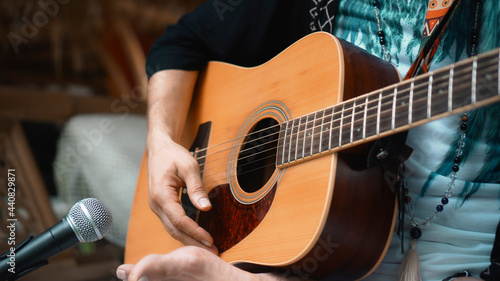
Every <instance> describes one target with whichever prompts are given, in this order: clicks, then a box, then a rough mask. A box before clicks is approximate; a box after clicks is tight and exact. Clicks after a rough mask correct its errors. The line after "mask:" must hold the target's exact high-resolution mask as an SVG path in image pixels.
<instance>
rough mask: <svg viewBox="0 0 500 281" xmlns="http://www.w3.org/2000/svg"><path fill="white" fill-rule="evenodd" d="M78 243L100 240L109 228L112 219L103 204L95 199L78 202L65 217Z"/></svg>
mask: <svg viewBox="0 0 500 281" xmlns="http://www.w3.org/2000/svg"><path fill="white" fill-rule="evenodd" d="M66 219H67V220H68V222H69V224H70V226H71V228H73V231H74V232H75V234H76V236H77V237H78V240H80V242H94V241H97V240H100V239H102V238H103V237H104V236H105V235H106V234H107V233H108V232H109V229H110V228H111V223H112V222H113V217H112V216H111V213H110V212H109V210H108V209H107V208H106V206H104V204H103V203H102V202H101V201H99V200H98V199H96V198H86V199H82V200H80V201H78V202H77V203H76V204H75V205H73V207H71V209H70V210H69V214H68V216H67V217H66Z"/></svg>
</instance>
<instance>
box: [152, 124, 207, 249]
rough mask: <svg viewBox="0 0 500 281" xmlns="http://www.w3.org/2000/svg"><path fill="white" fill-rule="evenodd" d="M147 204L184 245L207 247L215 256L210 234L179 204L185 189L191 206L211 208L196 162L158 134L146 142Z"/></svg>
mask: <svg viewBox="0 0 500 281" xmlns="http://www.w3.org/2000/svg"><path fill="white" fill-rule="evenodd" d="M148 143H149V144H148V170H149V204H150V207H151V209H152V210H153V212H154V213H155V214H156V215H157V216H158V217H159V218H160V220H161V221H162V223H163V225H164V227H165V229H166V230H167V231H168V233H169V234H170V235H171V236H172V237H173V238H175V239H177V240H179V241H181V242H182V243H183V244H185V245H197V246H200V247H206V248H207V249H209V250H210V251H212V252H214V253H217V249H216V248H215V247H214V246H213V239H212V237H211V236H210V234H209V233H208V232H207V231H206V230H204V229H203V228H201V227H200V226H198V225H197V224H196V223H195V222H194V221H193V220H192V219H191V218H189V217H188V216H187V215H186V213H185V211H184V209H183V208H182V206H181V203H180V201H179V192H180V190H181V188H182V187H183V186H186V187H187V190H188V195H189V198H190V199H191V202H192V203H193V205H194V206H195V207H196V208H198V209H199V210H201V211H208V210H209V209H210V208H211V204H210V201H209V199H208V195H207V193H206V191H205V189H204V188H203V185H202V182H201V177H200V169H199V165H198V162H197V161H196V160H195V159H194V158H193V157H192V155H191V154H190V153H189V152H188V151H187V150H186V149H185V148H184V147H182V146H181V145H179V144H177V143H176V142H174V141H173V140H172V139H170V138H169V137H168V136H167V135H164V134H162V133H158V134H156V135H155V136H150V138H149V139H148Z"/></svg>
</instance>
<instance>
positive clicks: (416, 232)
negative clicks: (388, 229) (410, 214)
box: [410, 227, 422, 240]
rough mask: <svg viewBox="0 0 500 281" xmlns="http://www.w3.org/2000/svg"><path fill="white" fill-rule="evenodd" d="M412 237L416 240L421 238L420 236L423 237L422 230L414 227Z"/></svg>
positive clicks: (411, 231) (411, 232)
mask: <svg viewBox="0 0 500 281" xmlns="http://www.w3.org/2000/svg"><path fill="white" fill-rule="evenodd" d="M410 236H411V238H413V239H415V240H416V239H418V238H420V236H422V230H420V228H418V227H413V228H412V229H411V230H410Z"/></svg>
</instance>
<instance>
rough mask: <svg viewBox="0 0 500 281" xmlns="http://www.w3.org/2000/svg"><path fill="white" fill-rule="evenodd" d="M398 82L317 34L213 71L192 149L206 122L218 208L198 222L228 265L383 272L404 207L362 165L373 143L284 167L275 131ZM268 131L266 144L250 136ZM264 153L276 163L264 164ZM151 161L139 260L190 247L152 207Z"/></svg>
mask: <svg viewBox="0 0 500 281" xmlns="http://www.w3.org/2000/svg"><path fill="white" fill-rule="evenodd" d="M398 81H399V75H398V72H397V71H396V69H395V68H394V67H393V66H392V65H390V64H388V63H385V62H383V61H381V60H379V59H377V58H375V57H373V56H371V55H368V54H367V53H365V52H363V51H361V50H359V49H357V48H356V47H354V46H352V45H350V44H348V43H345V42H341V41H339V40H337V39H336V38H334V37H333V36H331V35H329V34H326V33H314V34H311V35H309V36H307V37H305V38H303V39H301V40H299V41H298V42H296V43H295V44H293V45H292V46H290V47H289V48H287V49H286V50H284V51H283V52H282V53H280V54H279V55H278V56H277V57H275V58H273V59H272V60H270V61H269V62H267V63H265V64H263V65H260V66H258V67H254V68H242V67H237V66H233V65H229V64H225V63H220V62H210V63H209V65H208V67H207V68H206V70H205V71H204V72H203V73H202V74H201V76H200V81H199V83H198V86H197V90H196V93H195V96H194V100H193V103H192V107H191V110H190V114H189V117H188V122H187V124H188V125H187V127H186V129H185V131H184V135H183V145H185V147H187V148H189V147H191V146H192V144H193V142H194V140H195V138H196V136H197V135H199V134H200V132H199V128H200V125H202V124H207V123H209V124H210V129H209V130H208V131H207V132H204V134H205V135H204V137H205V138H206V139H207V140H208V143H207V146H206V151H205V152H204V154H203V163H201V165H200V167H202V171H203V183H204V186H205V188H206V189H207V191H209V196H210V198H211V201H212V204H213V208H212V210H210V211H209V212H206V213H200V214H199V215H198V216H197V217H196V219H197V222H198V223H199V224H200V226H202V227H204V228H205V229H207V230H208V231H209V232H210V233H211V234H212V236H213V237H214V240H215V245H216V246H217V247H218V248H219V250H220V252H221V255H220V256H221V258H222V259H224V260H226V261H228V262H230V263H232V264H234V265H236V266H239V267H242V268H244V269H247V270H251V271H269V270H280V271H285V274H296V275H299V276H301V277H311V278H312V277H314V278H324V277H329V278H331V279H332V280H356V279H361V278H363V277H365V276H367V275H368V274H370V273H371V272H372V271H373V270H374V269H375V268H376V267H377V265H378V264H379V263H380V262H381V260H382V258H383V257H384V254H385V252H386V251H387V247H388V244H389V242H390V239H391V237H392V233H393V229H394V220H395V215H396V210H397V206H396V205H397V204H396V194H395V192H394V191H393V190H392V189H391V188H390V187H389V186H388V184H387V183H386V179H385V178H384V173H383V170H382V169H381V168H380V167H372V168H362V169H360V168H357V167H358V166H359V165H357V163H358V162H359V161H366V155H365V154H366V153H365V151H366V149H365V148H364V147H368V145H369V143H367V144H366V145H361V146H356V147H354V146H353V148H352V149H347V150H342V151H340V152H329V153H320V154H318V155H315V156H314V157H309V158H308V159H307V160H306V161H298V162H297V163H291V164H288V165H282V166H276V165H275V163H276V161H275V158H276V154H272V153H271V154H269V153H267V154H266V152H265V151H266V150H267V149H263V147H264V148H267V146H266V145H267V144H268V143H269V141H271V142H273V141H274V142H277V140H276V139H273V138H272V136H273V134H271V133H269V132H270V131H273V132H275V131H276V130H274V128H275V127H273V126H274V125H275V124H281V123H283V122H285V121H287V120H291V119H293V118H297V117H300V116H303V115H306V114H310V113H311V112H314V111H318V110H321V109H323V108H324V107H325V106H328V105H335V104H338V103H340V102H342V101H344V100H348V99H351V98H353V97H355V96H357V95H360V94H364V93H367V92H370V91H373V90H376V89H379V88H382V87H385V86H386V85H389V84H392V83H396V82H398ZM266 126H267V127H266ZM262 127H264V128H267V131H265V132H264V131H260V130H261V129H262ZM278 128H279V127H278ZM277 130H278V129H277ZM261 132H262V134H263V135H264V139H265V140H266V141H263V140H264V139H262V138H260V139H259V138H256V139H253V140H250V139H249V137H248V135H250V134H252V133H254V134H257V135H259V134H260V133H261ZM266 132H267V133H269V134H268V135H267V133H266ZM262 145H263V146H262ZM358 147H361V148H359V149H357V148H358ZM200 149H202V148H200V147H198V150H200ZM248 151H251V152H253V153H248ZM262 153H264V155H266V157H263V158H262V159H257V161H261V162H257V164H254V166H252V163H254V161H255V158H259V157H261V155H263V154H262ZM268 157H269V158H271V160H267V158H268ZM143 161H144V162H143V165H142V166H141V171H140V176H139V182H138V185H137V190H136V195H135V199H134V204H133V207H132V215H131V220H130V224H129V232H128V238H127V245H126V254H125V261H126V262H127V263H136V262H137V261H138V260H139V259H141V258H142V257H144V256H145V255H147V254H151V253H159V254H162V253H168V252H170V251H172V250H174V249H176V248H178V247H181V246H182V245H181V244H180V243H179V242H177V241H175V240H174V239H172V238H171V237H170V236H169V235H168V233H167V232H166V231H165V230H164V228H163V225H162V224H161V222H160V220H159V219H158V218H157V217H156V215H154V213H153V212H152V211H151V210H150V209H149V205H148V183H147V178H148V177H147V168H146V162H145V161H146V160H145V159H144V160H143ZM273 163H274V164H273ZM358 164H359V163H358ZM248 165H250V166H248ZM245 175H246V176H245Z"/></svg>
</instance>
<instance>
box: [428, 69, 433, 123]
mask: <svg viewBox="0 0 500 281" xmlns="http://www.w3.org/2000/svg"><path fill="white" fill-rule="evenodd" d="M431 103H432V72H431V75H430V76H429V88H428V90H427V118H431V105H432V104H431Z"/></svg>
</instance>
